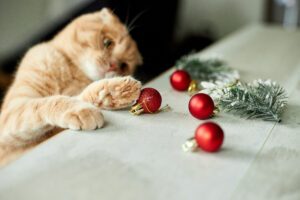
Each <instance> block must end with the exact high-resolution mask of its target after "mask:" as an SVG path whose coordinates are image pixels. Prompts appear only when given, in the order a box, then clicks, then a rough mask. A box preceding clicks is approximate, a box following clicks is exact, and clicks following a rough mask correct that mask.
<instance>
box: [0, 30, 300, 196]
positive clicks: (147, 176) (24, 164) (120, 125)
mask: <svg viewBox="0 0 300 200" xmlns="http://www.w3.org/2000/svg"><path fill="white" fill-rule="evenodd" d="M211 53H217V54H221V55H223V56H224V58H225V60H227V61H228V63H229V64H230V65H231V66H232V67H233V68H235V69H237V70H239V72H240V74H241V79H242V80H243V81H252V80H254V79H258V78H263V79H267V78H271V79H272V80H274V81H277V82H278V83H280V84H281V85H282V86H284V87H285V88H286V89H287V91H288V94H289V102H288V108H287V110H286V111H285V113H284V114H283V120H282V122H281V123H274V122H265V121H260V120H246V119H241V118H239V117H237V116H233V115H229V114H224V113H221V114H220V115H218V116H217V117H216V118H214V119H212V121H215V122H217V123H218V124H219V125H220V126H221V127H222V128H223V130H224V132H225V140H224V144H223V146H222V149H221V150H220V151H219V152H217V153H205V152H202V151H197V152H195V153H185V152H183V151H182V149H181V145H182V143H184V142H185V140H186V139H187V138H189V137H191V136H193V134H194V130H195V129H196V127H197V126H198V125H199V124H200V123H202V122H203V121H201V120H197V119H195V118H193V117H192V116H191V115H190V114H189V111H188V108H187V105H188V101H189V96H188V95H187V94H186V93H184V92H176V91H174V90H173V89H172V88H171V86H170V84H169V75H170V74H171V73H172V72H173V71H174V70H173V69H171V70H169V71H167V72H166V73H164V74H162V75H161V76H159V77H158V78H156V79H155V80H153V81H151V82H150V83H148V84H147V85H145V87H146V86H147V87H154V88H156V89H158V90H159V91H160V93H161V95H162V98H163V105H164V104H166V103H168V104H169V105H170V106H171V107H172V108H173V109H172V110H171V111H168V112H162V113H159V114H155V115H150V114H144V115H140V116H132V115H131V114H129V112H128V110H122V111H103V112H104V115H105V119H106V125H105V127H104V128H103V129H99V130H96V131H91V132H79V131H78V132H77V131H65V132H63V133H61V134H59V135H57V136H55V137H53V138H52V139H50V140H49V141H47V142H45V143H43V144H41V145H39V146H38V147H36V148H35V149H33V150H32V151H30V152H28V153H26V154H25V155H24V156H22V157H21V158H19V159H18V160H16V161H14V162H13V163H11V164H9V165H8V166H6V167H5V168H3V169H1V170H0V199H1V200H2V199H3V200H9V199H23V200H25V199H28V200H33V199H39V200H40V199H49V200H50V199H72V200H76V199H95V200H96V199H97V200H98V199H103V200H105V199H113V200H117V199H122V200H127V199H128V200H135V199H137V200H141V199H143V200H144V199H149V200H156V199H157V200H165V199H172V200H177V199H178V200H179V199H180V200H182V199H206V200H209V199H216V200H217V199H218V200H219V199H262V200H263V199H297V200H298V199H300V169H299V166H300V100H299V99H300V31H298V30H297V31H295V30H283V29H281V28H278V27H266V26H261V25H255V26H250V27H247V28H245V29H243V30H241V31H238V32H237V33H235V34H233V35H231V36H230V37H228V38H225V39H224V40H222V41H220V42H218V43H216V44H215V45H213V46H211V47H210V48H208V49H206V50H205V51H203V52H201V54H202V55H205V54H211Z"/></svg>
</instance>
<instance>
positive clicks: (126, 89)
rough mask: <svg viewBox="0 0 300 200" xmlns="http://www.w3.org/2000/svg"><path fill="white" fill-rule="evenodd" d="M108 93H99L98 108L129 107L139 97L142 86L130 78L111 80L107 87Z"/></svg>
mask: <svg viewBox="0 0 300 200" xmlns="http://www.w3.org/2000/svg"><path fill="white" fill-rule="evenodd" d="M107 87H108V88H107V90H108V91H109V93H108V94H107V95H103V94H104V93H105V91H100V92H99V97H100V98H99V104H98V105H99V107H101V108H103V109H120V108H125V107H128V106H131V105H132V104H133V103H134V102H135V101H136V100H137V99H138V98H139V96H140V93H141V88H142V84H141V82H139V81H137V80H135V79H134V78H132V77H130V76H126V77H118V78H113V79H111V81H110V82H109V84H108V85H107Z"/></svg>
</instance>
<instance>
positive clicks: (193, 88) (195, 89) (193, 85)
mask: <svg viewBox="0 0 300 200" xmlns="http://www.w3.org/2000/svg"><path fill="white" fill-rule="evenodd" d="M199 91H200V90H199V88H198V87H197V81H196V80H193V81H191V83H190V85H189V88H188V95H190V96H193V95H194V94H196V93H197V92H199Z"/></svg>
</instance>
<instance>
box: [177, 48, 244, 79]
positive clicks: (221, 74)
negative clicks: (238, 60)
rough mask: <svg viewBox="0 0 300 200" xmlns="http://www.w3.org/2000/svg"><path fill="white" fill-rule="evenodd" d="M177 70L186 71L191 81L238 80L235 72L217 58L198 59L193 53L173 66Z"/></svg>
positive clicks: (183, 57)
mask: <svg viewBox="0 0 300 200" xmlns="http://www.w3.org/2000/svg"><path fill="white" fill-rule="evenodd" d="M175 67H176V68H177V69H184V70H186V71H187V72H188V73H189V74H190V76H191V78H192V79H193V80H198V81H209V82H215V81H221V80H222V81H224V79H228V78H230V79H232V77H234V79H238V78H239V75H238V73H237V71H234V70H232V69H231V68H230V67H228V65H227V64H226V63H225V61H223V60H221V59H219V58H207V59H204V58H200V57H199V55H197V54H195V53H190V54H188V55H185V56H182V57H181V58H180V59H179V60H178V61H177V62H176V64H175Z"/></svg>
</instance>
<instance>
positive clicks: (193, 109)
mask: <svg viewBox="0 0 300 200" xmlns="http://www.w3.org/2000/svg"><path fill="white" fill-rule="evenodd" d="M214 108H215V105H214V101H213V100H212V98H211V97H210V96H208V95H207V94H204V93H198V94H195V95H194V96H193V97H192V98H191V99H190V102H189V111H190V113H191V114H192V115H193V116H194V117H196V118H198V119H207V118H209V117H210V116H211V115H212V113H213V111H214Z"/></svg>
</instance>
